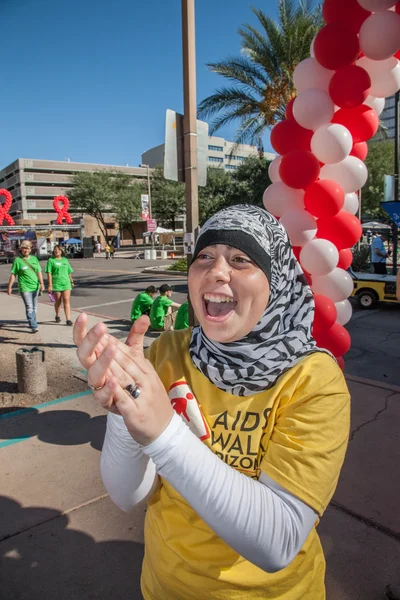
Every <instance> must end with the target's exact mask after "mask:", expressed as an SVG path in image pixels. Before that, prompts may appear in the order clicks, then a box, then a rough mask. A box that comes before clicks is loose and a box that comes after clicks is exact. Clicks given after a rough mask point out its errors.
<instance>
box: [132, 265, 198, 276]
mask: <svg viewBox="0 0 400 600" xmlns="http://www.w3.org/2000/svg"><path fill="white" fill-rule="evenodd" d="M141 273H153V275H179V276H180V277H187V271H167V270H166V269H165V270H164V269H163V270H161V269H154V268H153V267H147V268H146V269H143V271H141Z"/></svg>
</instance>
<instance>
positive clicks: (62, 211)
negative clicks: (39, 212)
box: [53, 196, 72, 225]
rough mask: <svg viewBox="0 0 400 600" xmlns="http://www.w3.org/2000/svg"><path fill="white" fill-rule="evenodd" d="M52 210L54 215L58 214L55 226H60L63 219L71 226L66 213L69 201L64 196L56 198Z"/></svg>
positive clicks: (69, 216)
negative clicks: (54, 212)
mask: <svg viewBox="0 0 400 600" xmlns="http://www.w3.org/2000/svg"><path fill="white" fill-rule="evenodd" d="M60 204H61V206H60ZM53 208H54V210H55V211H56V213H57V214H58V217H57V221H56V223H57V225H62V222H63V219H65V220H66V222H67V223H68V224H69V225H71V223H72V218H71V215H70V214H69V212H68V209H69V200H68V198H67V197H66V196H56V197H55V198H54V200H53Z"/></svg>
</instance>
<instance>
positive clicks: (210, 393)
mask: <svg viewBox="0 0 400 600" xmlns="http://www.w3.org/2000/svg"><path fill="white" fill-rule="evenodd" d="M188 287H189V296H190V301H191V304H192V306H193V309H194V312H195V315H196V317H197V319H198V322H199V325H198V326H196V327H194V328H193V329H192V328H189V329H184V330H182V331H173V332H166V333H163V334H162V335H161V336H159V338H158V339H157V340H155V342H154V343H153V344H152V345H151V346H150V347H149V348H148V349H146V351H143V342H144V334H145V331H146V329H147V326H148V319H147V317H145V316H143V317H141V318H140V319H138V320H137V321H136V322H135V323H134V324H133V326H132V330H131V333H130V335H129V337H128V340H127V344H128V348H127V347H126V346H124V344H123V343H122V342H121V341H120V340H118V339H117V338H114V337H112V336H108V334H107V328H106V326H105V325H104V324H97V325H96V327H95V328H93V329H91V330H90V332H87V331H86V323H87V317H86V315H80V316H79V319H78V320H77V322H76V325H75V330H74V340H75V343H76V344H77V346H78V356H79V359H80V361H81V363H82V365H83V366H84V367H85V368H86V369H88V382H89V385H90V387H91V388H92V389H93V393H94V396H95V398H96V399H97V401H98V403H99V404H100V405H101V406H102V407H103V408H105V409H107V410H108V411H109V413H108V417H107V431H106V436H105V441H104V445H103V449H102V455H101V473H102V477H103V481H104V483H105V486H106V488H107V491H108V493H109V494H110V497H111V498H112V500H113V501H114V502H115V503H116V504H117V505H118V506H119V507H120V508H121V509H122V510H125V511H128V510H130V509H131V508H132V507H133V506H134V505H136V504H137V503H138V502H140V501H142V500H143V499H146V500H147V501H148V505H147V512H146V518H145V555H144V561H143V567H142V577H141V588H142V594H143V596H144V598H145V600H160V599H161V598H162V599H163V600H164V599H165V600H198V598H200V597H201V598H207V600H214V599H215V600H217V599H221V598H224V599H225V600H234V599H237V598H240V599H241V600H255V599H256V598H265V599H268V600H278V599H279V600H317V599H318V600H323V598H325V587H324V577H325V559H324V555H323V551H322V547H321V543H320V541H319V538H318V534H317V531H316V526H317V524H318V522H319V519H320V518H321V517H322V515H323V513H324V511H325V509H326V507H327V506H328V504H329V501H330V499H331V498H332V495H333V493H334V491H335V488H336V485H337V481H338V477H339V473H340V469H341V466H342V464H343V460H344V456H345V451H346V447H347V443H348V436H349V424H350V402H349V393H348V389H347V386H346V382H345V380H344V377H343V374H342V372H341V370H340V368H339V366H338V364H337V362H336V361H335V359H334V358H333V357H332V356H331V355H330V354H329V353H328V352H327V351H325V350H322V349H320V348H318V347H317V346H316V344H315V341H314V339H313V337H312V334H311V328H312V324H313V319H314V302H313V296H312V292H311V289H310V287H309V285H308V283H307V281H306V279H305V277H304V274H303V272H302V270H301V268H300V266H299V263H298V262H297V260H296V258H295V256H294V254H293V252H292V249H291V246H290V243H289V240H288V237H287V234H286V231H285V230H284V228H283V227H282V226H281V225H280V223H279V222H278V221H277V220H276V219H275V218H274V217H272V216H271V215H270V214H269V213H267V212H266V211H264V210H263V209H261V208H258V207H256V206H249V205H240V206H233V207H230V208H227V209H224V210H222V211H220V212H218V213H216V214H215V215H214V216H213V217H211V218H210V219H209V220H208V221H207V222H206V223H205V225H204V226H203V228H202V229H201V231H200V235H199V237H198V239H197V242H196V246H195V248H194V253H193V260H192V262H191V265H190V267H189V271H188Z"/></svg>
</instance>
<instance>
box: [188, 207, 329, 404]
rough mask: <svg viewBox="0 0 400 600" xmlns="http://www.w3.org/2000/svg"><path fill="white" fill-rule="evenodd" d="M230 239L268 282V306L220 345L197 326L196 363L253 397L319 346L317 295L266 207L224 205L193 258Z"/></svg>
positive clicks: (217, 381)
mask: <svg viewBox="0 0 400 600" xmlns="http://www.w3.org/2000/svg"><path fill="white" fill-rule="evenodd" d="M218 243H219V244H226V245H229V246H232V247H234V248H238V249H239V250H242V252H245V253H246V254H247V255H248V256H249V257H250V258H251V259H252V260H254V262H255V263H256V264H257V265H258V266H259V267H260V268H261V269H262V270H263V271H264V273H265V274H266V276H267V278H268V281H269V284H270V289H271V291H270V298H269V302H268V306H267V307H266V309H265V311H264V314H263V315H262V317H261V319H260V321H259V322H258V323H257V325H256V326H255V327H254V329H253V330H252V331H250V333H249V334H248V335H246V336H245V337H244V338H242V339H240V340H237V341H235V342H230V343H226V344H222V343H219V342H213V341H212V340H210V339H209V338H207V337H206V335H205V334H204V332H203V331H202V329H201V327H199V326H198V327H195V328H194V329H193V334H192V338H191V341H190V348H189V352H190V356H191V358H192V361H193V364H194V365H195V367H197V369H199V371H201V372H202V373H203V374H204V375H205V376H206V377H207V378H208V379H209V380H210V381H211V382H212V383H213V384H214V385H216V386H217V387H218V388H220V389H221V390H225V391H226V392H229V393H231V394H234V395H235V396H251V395H253V394H257V393H259V392H262V391H264V390H267V389H269V388H271V387H272V386H274V385H275V383H276V382H277V380H278V379H279V377H280V376H281V375H282V374H283V373H285V372H286V371H287V370H288V369H290V368H291V367H293V366H294V365H295V364H296V363H297V362H299V361H300V360H301V359H302V358H304V357H305V356H307V355H308V354H311V353H313V352H318V351H321V350H320V349H319V348H317V346H316V344H315V341H314V339H313V338H312V336H311V327H312V323H313V319H314V301H313V295H312V292H311V289H310V287H309V286H308V284H307V281H306V279H305V277H304V274H303V272H302V270H301V268H300V265H299V263H298V262H297V260H296V258H295V256H294V254H293V252H292V249H291V246H290V242H289V239H288V236H287V233H286V231H285V229H284V228H283V227H282V225H280V223H279V222H278V221H277V220H276V219H275V218H274V217H273V216H272V215H270V214H269V213H268V212H267V211H265V210H263V209H261V208H258V207H256V206H251V205H238V206H233V207H231V208H226V209H223V210H221V211H220V212H218V213H216V214H215V215H213V216H212V217H211V218H210V219H209V220H208V221H207V222H206V223H205V225H204V226H203V227H202V229H201V231H200V235H199V237H198V240H197V242H196V246H195V250H194V255H193V260H194V259H195V258H196V256H197V254H198V253H199V252H200V251H201V250H202V249H204V248H205V247H206V246H209V245H212V244H218Z"/></svg>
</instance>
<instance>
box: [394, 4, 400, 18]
mask: <svg viewBox="0 0 400 600" xmlns="http://www.w3.org/2000/svg"><path fill="white" fill-rule="evenodd" d="M395 10H396V12H397V14H398V15H400V2H398V3H397V4H396V6H395Z"/></svg>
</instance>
